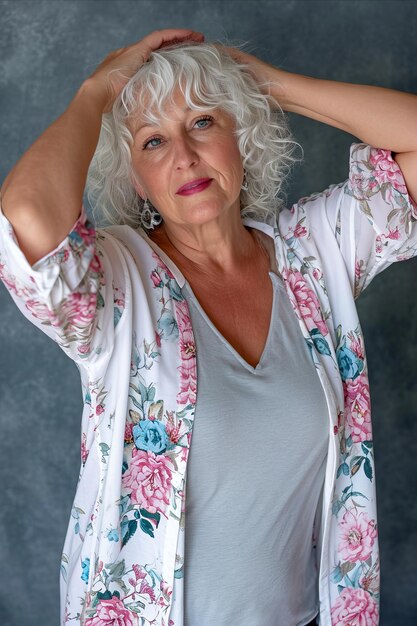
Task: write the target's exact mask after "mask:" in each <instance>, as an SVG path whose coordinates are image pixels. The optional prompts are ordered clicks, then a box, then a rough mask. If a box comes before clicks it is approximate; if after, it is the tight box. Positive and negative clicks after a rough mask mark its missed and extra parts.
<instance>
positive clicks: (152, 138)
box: [142, 115, 214, 150]
mask: <svg viewBox="0 0 417 626" xmlns="http://www.w3.org/2000/svg"><path fill="white" fill-rule="evenodd" d="M206 120H207V121H208V122H213V121H214V118H213V117H212V116H211V115H203V116H202V117H199V118H198V119H197V120H196V121H195V122H194V125H195V124H197V123H198V122H203V121H206ZM206 128H207V126H205V127H204V128H201V129H200V130H205V129H206ZM154 139H160V137H158V136H157V135H155V136H153V137H149V139H147V140H146V141H145V142H144V144H143V145H142V149H143V150H156V148H159V146H160V145H161V144H159V145H157V146H153V147H151V148H148V147H147V146H148V144H149V143H150V142H151V141H153V140H154Z"/></svg>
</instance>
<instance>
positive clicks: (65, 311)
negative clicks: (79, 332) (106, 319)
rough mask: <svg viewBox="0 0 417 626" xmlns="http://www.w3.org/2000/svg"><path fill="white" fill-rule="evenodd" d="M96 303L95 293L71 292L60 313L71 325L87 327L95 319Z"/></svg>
mask: <svg viewBox="0 0 417 626" xmlns="http://www.w3.org/2000/svg"><path fill="white" fill-rule="evenodd" d="M96 304H97V294H95V293H78V292H75V293H71V294H70V295H69V296H68V298H66V299H65V300H64V302H63V303H62V307H61V309H60V315H61V317H62V318H64V319H66V321H67V322H68V323H69V324H70V325H71V326H76V327H77V328H87V327H88V326H89V325H90V324H91V322H92V321H93V319H94V316H95V312H96Z"/></svg>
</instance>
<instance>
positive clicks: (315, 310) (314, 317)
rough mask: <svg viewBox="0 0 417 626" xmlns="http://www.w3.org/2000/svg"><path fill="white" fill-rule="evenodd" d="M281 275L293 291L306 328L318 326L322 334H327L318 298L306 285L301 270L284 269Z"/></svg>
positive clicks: (311, 328) (310, 328)
mask: <svg viewBox="0 0 417 626" xmlns="http://www.w3.org/2000/svg"><path fill="white" fill-rule="evenodd" d="M282 275H283V278H284V280H286V281H288V283H289V285H290V288H291V291H292V292H293V293H294V296H295V299H296V301H297V304H298V306H299V308H300V310H301V314H302V316H303V318H304V321H305V324H306V326H307V328H308V330H309V331H311V330H313V328H318V329H319V331H320V332H321V334H322V335H323V336H325V335H327V334H328V332H329V331H328V328H327V326H326V323H325V322H324V320H323V317H322V315H321V312H320V303H319V301H318V298H317V296H316V294H315V293H314V291H313V290H312V289H311V288H310V287H308V285H307V283H306V281H305V279H304V277H303V275H302V274H301V272H298V271H293V270H287V269H284V270H283V272H282Z"/></svg>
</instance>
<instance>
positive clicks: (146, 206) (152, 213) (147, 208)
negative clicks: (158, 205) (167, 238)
mask: <svg viewBox="0 0 417 626" xmlns="http://www.w3.org/2000/svg"><path fill="white" fill-rule="evenodd" d="M139 217H140V224H141V226H142V228H146V230H153V229H154V228H155V226H158V225H159V224H160V223H161V222H162V217H161V215H160V213H158V211H157V210H156V209H155V207H154V206H152V204H151V203H150V202H148V199H146V200H145V202H144V203H143V208H142V210H141V212H140V216H139Z"/></svg>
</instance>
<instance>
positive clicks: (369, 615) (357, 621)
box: [332, 587, 379, 626]
mask: <svg viewBox="0 0 417 626" xmlns="http://www.w3.org/2000/svg"><path fill="white" fill-rule="evenodd" d="M378 619H379V611H378V604H377V603H376V602H375V600H374V599H373V597H372V596H371V595H370V594H369V593H367V592H366V591H364V590H363V589H352V588H351V587H346V588H345V589H343V591H342V593H341V594H340V596H339V597H338V598H337V600H336V602H335V604H334V606H333V608H332V626H378Z"/></svg>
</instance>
